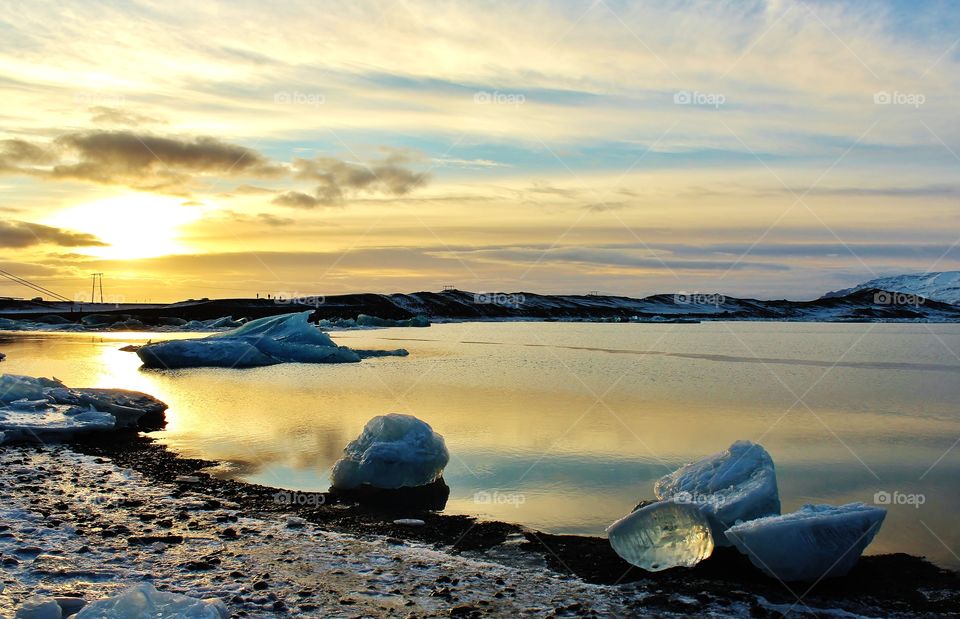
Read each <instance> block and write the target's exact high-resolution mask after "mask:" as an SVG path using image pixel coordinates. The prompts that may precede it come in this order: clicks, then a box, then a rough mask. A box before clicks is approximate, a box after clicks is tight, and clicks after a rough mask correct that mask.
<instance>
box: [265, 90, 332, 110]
mask: <svg viewBox="0 0 960 619" xmlns="http://www.w3.org/2000/svg"><path fill="white" fill-rule="evenodd" d="M273 102H274V103H278V104H280V105H312V106H314V107H320V106H321V105H323V104H324V103H326V102H327V97H326V96H325V95H323V94H322V93H319V92H300V91H299V90H280V91H278V92H275V93H274V94H273Z"/></svg>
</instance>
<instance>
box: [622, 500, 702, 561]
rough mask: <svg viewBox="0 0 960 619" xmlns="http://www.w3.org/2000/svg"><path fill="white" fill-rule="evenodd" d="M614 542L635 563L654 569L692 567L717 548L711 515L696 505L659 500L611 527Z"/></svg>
mask: <svg viewBox="0 0 960 619" xmlns="http://www.w3.org/2000/svg"><path fill="white" fill-rule="evenodd" d="M607 538H608V539H609V540H610V546H612V547H613V550H614V551H615V552H616V553H617V554H618V555H620V557H621V558H623V560H624V561H626V562H627V563H630V564H631V565H636V566H637V567H641V568H643V569H645V570H647V571H650V572H659V571H660V570H665V569H668V568H671V567H680V566H682V567H691V566H694V565H696V564H697V563H700V562H701V561H703V560H704V559H706V558H707V557H709V556H710V554H711V553H712V552H713V536H712V535H711V534H710V524H709V522H708V521H707V517H706V516H705V515H704V513H703V512H702V511H701V509H700V508H699V507H698V506H696V505H691V504H689V503H675V502H673V501H665V502H657V503H652V504H650V505H647V506H646V507H641V508H640V509H638V510H637V511H635V512H632V513H630V514H628V515H627V516H624V517H623V518H621V519H620V520H618V521H616V522H614V523H613V524H611V525H610V526H609V527H608V528H607Z"/></svg>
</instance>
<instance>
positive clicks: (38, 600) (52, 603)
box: [14, 596, 63, 619]
mask: <svg viewBox="0 0 960 619" xmlns="http://www.w3.org/2000/svg"><path fill="white" fill-rule="evenodd" d="M62 616H63V609H61V608H60V605H59V604H57V601H56V600H55V599H53V598H48V597H42V596H36V597H32V598H29V599H27V601H25V602H24V603H23V604H22V605H21V606H20V608H18V609H17V614H16V615H14V617H15V619H60V618H61V617H62Z"/></svg>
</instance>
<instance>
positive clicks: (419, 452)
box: [331, 413, 450, 490]
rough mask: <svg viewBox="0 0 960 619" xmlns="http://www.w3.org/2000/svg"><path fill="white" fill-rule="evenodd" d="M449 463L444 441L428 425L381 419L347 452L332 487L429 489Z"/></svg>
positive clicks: (396, 417) (403, 419) (395, 418)
mask: <svg viewBox="0 0 960 619" xmlns="http://www.w3.org/2000/svg"><path fill="white" fill-rule="evenodd" d="M449 460H450V454H449V452H448V451H447V446H446V444H445V443H444V441H443V437H442V436H440V435H439V434H437V433H436V432H434V431H433V428H431V427H430V426H429V425H428V424H427V423H426V422H423V421H421V420H419V419H417V418H416V417H413V416H411V415H401V414H398V413H391V414H389V415H380V416H377V417H374V418H373V419H371V420H370V421H368V422H367V425H366V426H365V427H364V428H363V432H362V433H361V434H360V436H359V437H357V438H356V439H355V440H353V441H351V442H350V444H349V445H347V446H346V447H345V448H344V450H343V457H342V458H340V459H339V460H337V462H336V464H334V466H333V473H332V476H331V477H332V486H333V487H334V488H335V489H343V490H350V489H353V488H358V487H360V486H364V485H368V486H372V487H374V488H381V489H388V490H393V489H397V488H409V487H416V486H425V485H427V484H431V483H433V482H435V481H437V480H438V479H440V477H441V476H442V475H443V469H444V467H445V466H447V462H449Z"/></svg>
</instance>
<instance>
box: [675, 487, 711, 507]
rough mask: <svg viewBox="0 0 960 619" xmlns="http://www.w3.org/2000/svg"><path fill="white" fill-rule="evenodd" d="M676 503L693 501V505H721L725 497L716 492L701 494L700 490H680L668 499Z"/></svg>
mask: <svg viewBox="0 0 960 619" xmlns="http://www.w3.org/2000/svg"><path fill="white" fill-rule="evenodd" d="M667 500H668V501H673V502H674V503H691V504H693V505H709V506H711V507H720V506H721V504H722V503H723V499H722V498H721V497H719V496H717V495H716V494H701V493H699V492H687V491H683V492H678V493H676V494H675V495H673V496H671V497H670V498H668V499H667Z"/></svg>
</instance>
